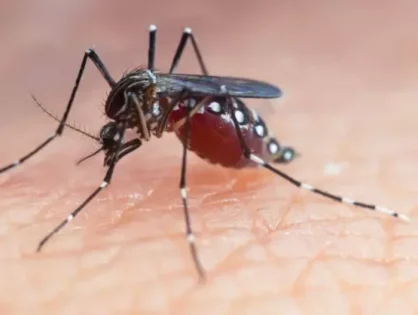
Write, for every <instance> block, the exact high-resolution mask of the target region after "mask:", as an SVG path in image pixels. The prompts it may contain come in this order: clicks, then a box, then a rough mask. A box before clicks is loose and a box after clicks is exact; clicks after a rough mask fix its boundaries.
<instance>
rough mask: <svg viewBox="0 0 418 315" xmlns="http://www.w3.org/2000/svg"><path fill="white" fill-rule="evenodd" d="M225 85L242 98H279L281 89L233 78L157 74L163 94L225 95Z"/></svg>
mask: <svg viewBox="0 0 418 315" xmlns="http://www.w3.org/2000/svg"><path fill="white" fill-rule="evenodd" d="M222 86H225V88H226V90H227V93H228V94H229V95H231V96H234V97H240V98H278V97H280V96H281V94H282V92H281V90H280V89H279V88H278V87H276V86H274V85H271V84H269V83H266V82H262V81H257V80H251V79H242V78H233V77H216V76H205V75H191V74H165V73H159V74H157V91H158V93H159V94H160V95H161V96H172V95H177V94H179V93H180V92H181V91H183V90H187V91H189V92H190V94H192V95H195V96H206V95H207V96H209V95H213V96H220V95H225V92H223V91H222V89H221V87H222Z"/></svg>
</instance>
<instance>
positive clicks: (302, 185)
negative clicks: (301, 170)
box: [300, 183, 314, 191]
mask: <svg viewBox="0 0 418 315" xmlns="http://www.w3.org/2000/svg"><path fill="white" fill-rule="evenodd" d="M300 188H303V189H306V190H309V191H312V190H314V188H313V186H311V185H309V184H305V183H301V184H300Z"/></svg>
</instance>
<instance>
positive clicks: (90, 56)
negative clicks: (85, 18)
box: [0, 49, 115, 173]
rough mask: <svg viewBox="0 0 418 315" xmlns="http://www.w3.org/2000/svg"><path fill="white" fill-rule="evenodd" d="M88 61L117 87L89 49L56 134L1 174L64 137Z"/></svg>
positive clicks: (0, 171) (1, 170)
mask: <svg viewBox="0 0 418 315" xmlns="http://www.w3.org/2000/svg"><path fill="white" fill-rule="evenodd" d="M87 59H90V60H91V61H92V62H93V63H94V65H95V66H96V67H97V69H99V71H100V73H101V74H102V76H103V77H104V78H105V80H106V81H107V82H108V84H109V85H110V86H111V87H113V86H114V85H115V80H113V78H112V76H111V75H110V74H109V71H108V70H107V69H106V67H105V65H104V64H103V62H102V61H101V59H100V57H99V56H98V55H97V54H96V53H95V52H94V51H93V50H92V49H88V50H87V51H86V52H85V53H84V57H83V60H82V62H81V66H80V69H79V71H78V75H77V78H76V81H75V84H74V87H73V90H72V92H71V96H70V99H69V100H68V104H67V107H66V109H65V112H64V115H63V116H62V118H61V120H60V123H59V125H58V127H57V129H56V130H55V132H54V134H53V135H52V136H50V137H48V138H47V139H46V140H45V141H44V142H42V143H41V144H39V145H38V146H36V147H35V149H33V150H32V151H30V152H29V153H27V154H26V155H24V156H23V157H21V158H20V159H18V160H17V161H16V162H14V163H11V164H9V165H6V166H4V167H2V168H0V173H3V172H6V171H7V170H9V169H12V168H14V167H16V166H18V165H20V164H22V163H23V162H25V161H26V160H28V159H30V158H31V157H32V156H34V155H35V154H36V153H38V152H39V151H40V150H42V149H43V148H44V147H46V146H47V145H48V144H49V143H51V142H52V141H53V140H54V139H55V138H56V137H58V136H61V135H62V133H63V131H64V127H65V126H66V122H67V118H68V115H69V114H70V110H71V107H72V104H73V102H74V98H75V96H76V93H77V90H78V87H79V85H80V80H81V78H82V76H83V72H84V69H85V67H86V63H87Z"/></svg>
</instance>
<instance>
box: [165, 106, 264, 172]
mask: <svg viewBox="0 0 418 315" xmlns="http://www.w3.org/2000/svg"><path fill="white" fill-rule="evenodd" d="M222 101H225V99H224V98H218V99H214V100H212V101H210V102H208V104H205V105H204V107H203V109H204V110H203V111H200V112H198V113H196V114H195V115H194V116H193V117H192V118H191V133H190V142H189V150H191V151H193V152H195V153H196V154H197V155H198V156H199V157H201V158H202V159H205V160H207V161H209V162H211V163H213V164H220V165H222V166H224V167H233V168H242V167H247V166H256V164H255V163H254V162H252V161H250V160H248V159H246V158H245V157H244V156H243V154H242V149H241V145H240V142H239V139H238V136H237V134H236V131H235V127H234V123H233V121H232V118H231V117H230V115H229V114H228V113H226V112H225V110H226V109H225V108H226V107H225V106H224V104H222V103H221V102H222ZM213 102H215V105H214V103H213ZM218 105H220V106H218ZM220 108H221V112H218V109H220ZM214 109H215V110H214ZM237 110H239V111H242V113H243V114H244V116H245V117H244V116H239V117H244V118H245V121H243V123H242V124H240V128H241V131H242V133H243V136H244V139H245V141H246V143H247V145H248V147H249V148H250V150H251V152H253V153H255V154H257V155H258V156H259V157H261V158H267V156H268V152H267V148H266V144H265V143H264V141H263V137H260V135H257V134H256V132H255V130H254V119H253V117H252V113H251V112H250V110H248V109H247V108H245V109H244V108H239V109H237ZM186 114H187V112H186V108H185V107H184V105H183V104H180V106H178V108H177V109H175V110H173V112H172V113H171V115H170V118H169V124H171V125H172V124H174V123H175V122H177V121H179V120H181V119H182V118H184V117H186ZM244 122H246V123H244ZM266 132H267V130H266ZM175 133H176V135H177V137H178V138H179V139H180V140H181V141H182V142H184V140H185V137H186V134H185V124H183V125H182V126H181V127H180V128H179V129H178V130H176V131H175Z"/></svg>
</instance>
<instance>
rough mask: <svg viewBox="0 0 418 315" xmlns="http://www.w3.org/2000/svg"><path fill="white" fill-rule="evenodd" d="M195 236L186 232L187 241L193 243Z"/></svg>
mask: <svg viewBox="0 0 418 315" xmlns="http://www.w3.org/2000/svg"><path fill="white" fill-rule="evenodd" d="M195 240H196V239H195V237H194V235H193V234H192V233H189V234H187V241H188V242H189V243H194V242H195Z"/></svg>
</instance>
